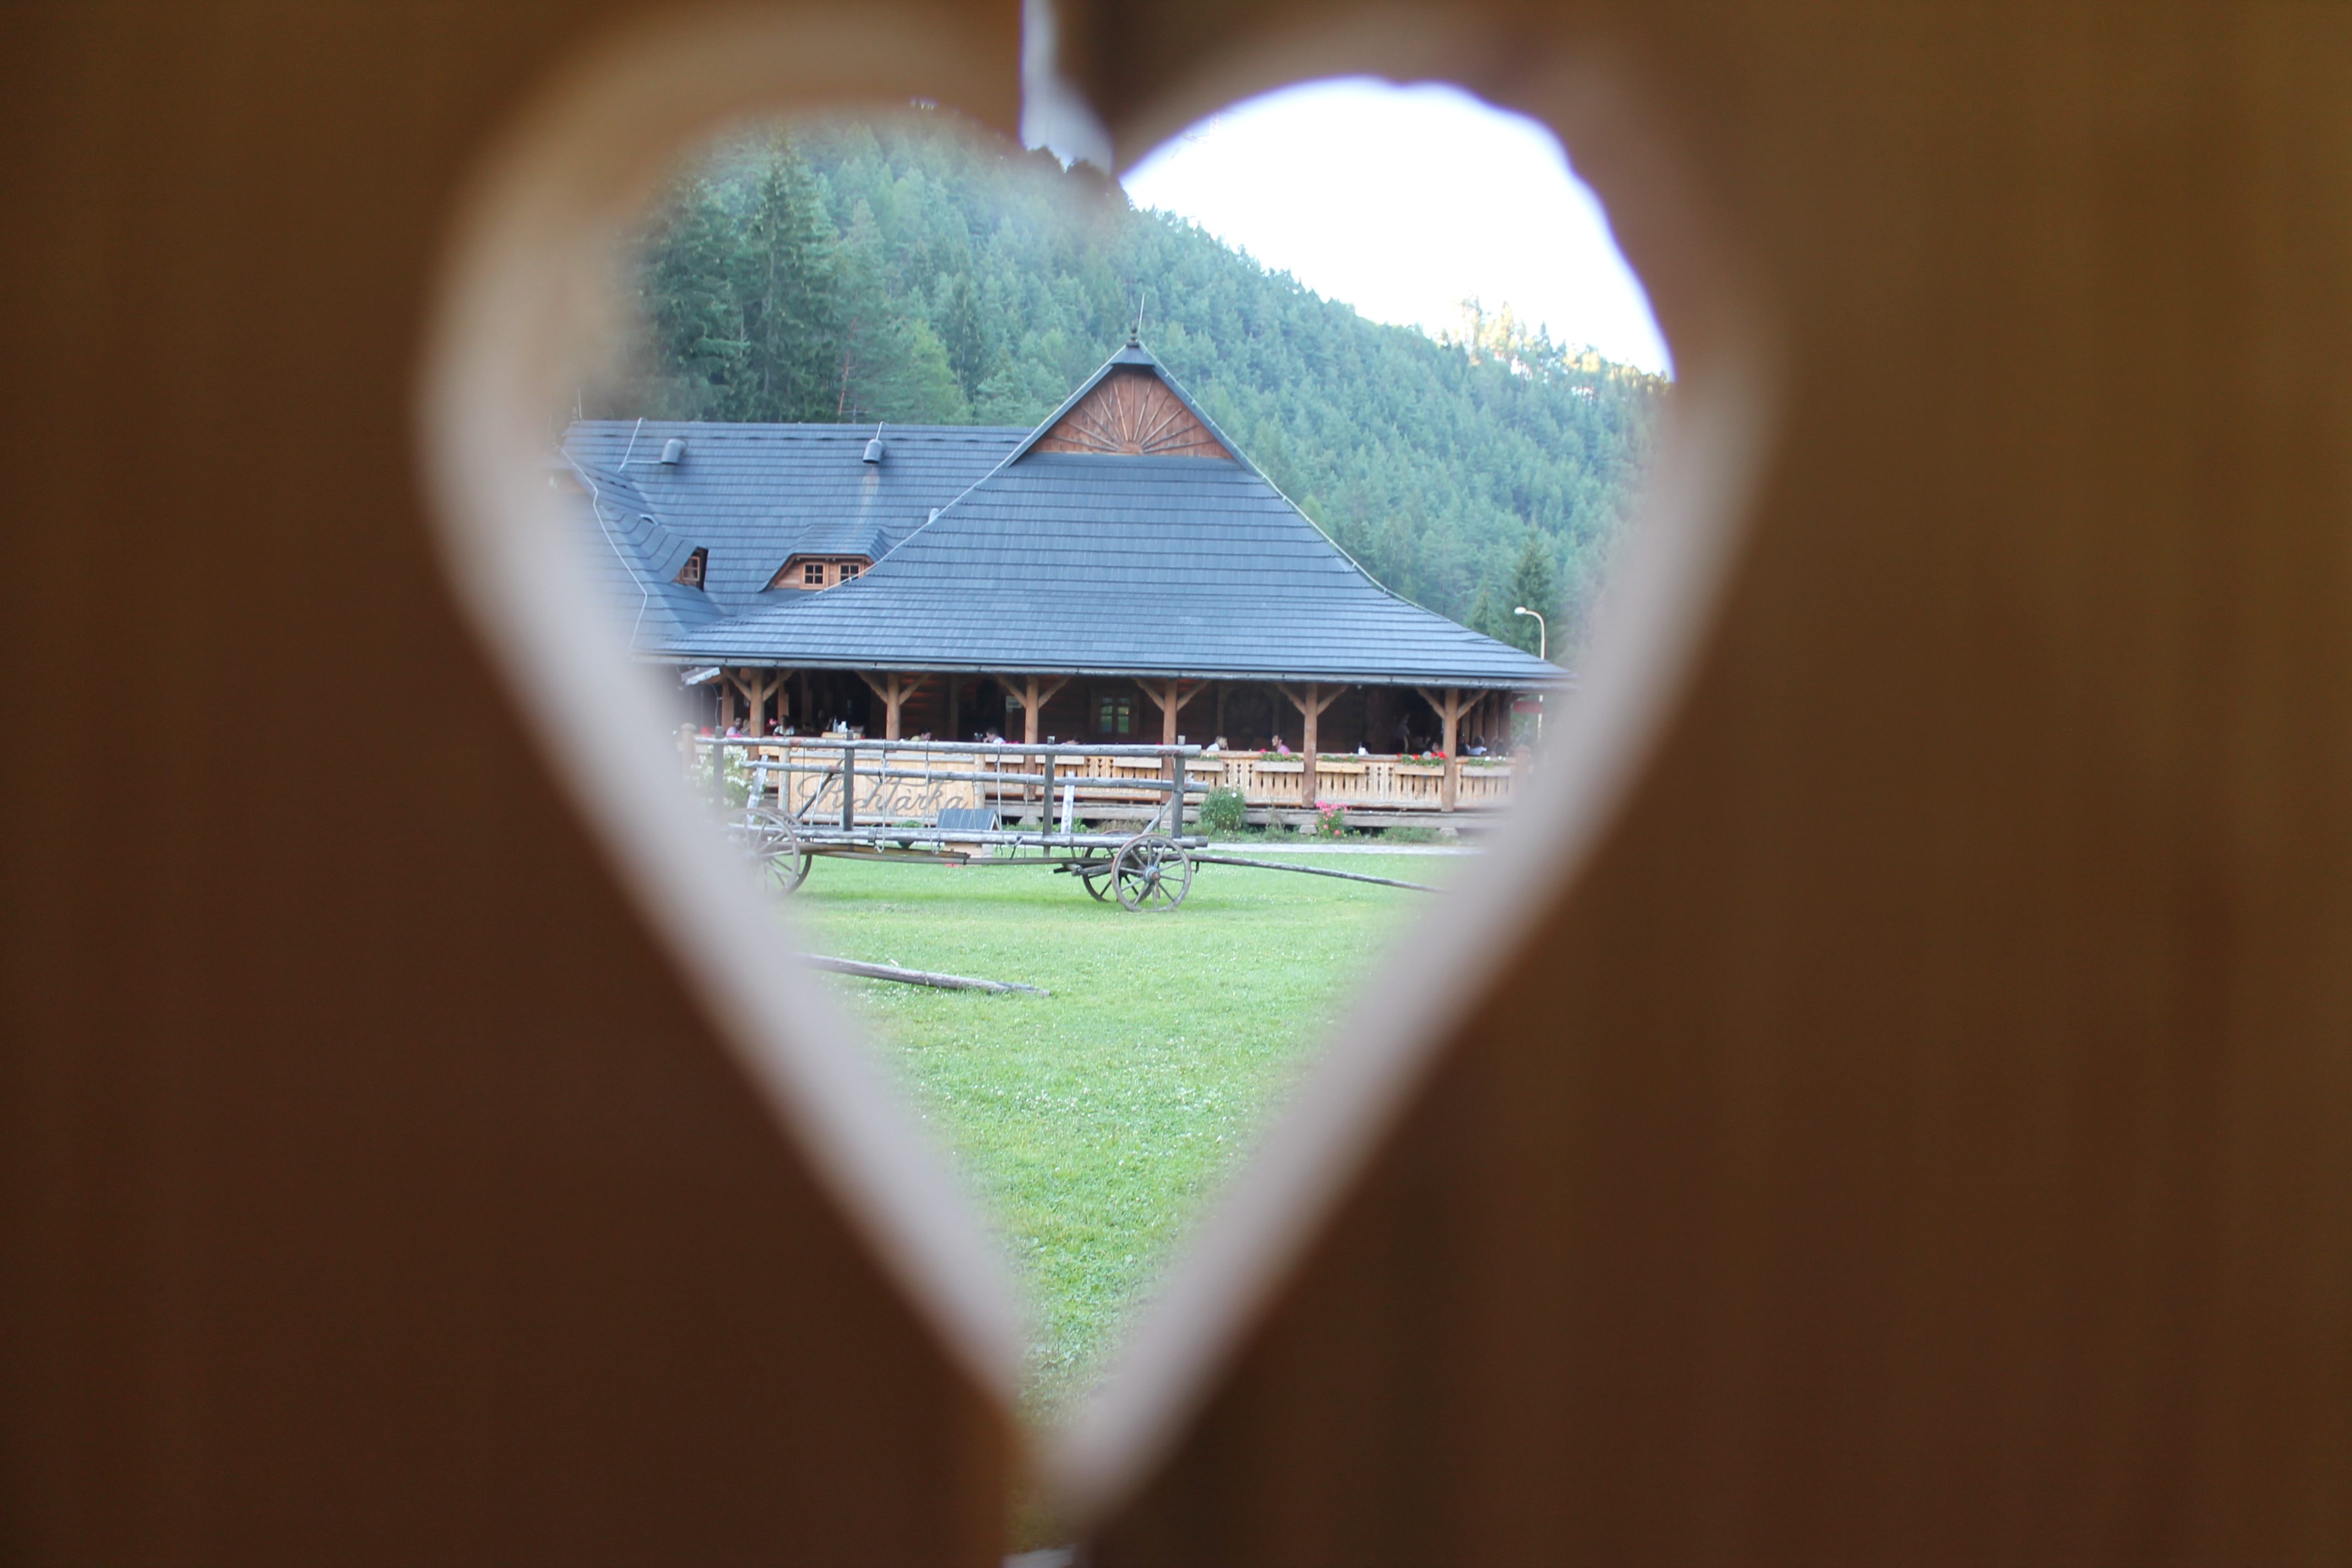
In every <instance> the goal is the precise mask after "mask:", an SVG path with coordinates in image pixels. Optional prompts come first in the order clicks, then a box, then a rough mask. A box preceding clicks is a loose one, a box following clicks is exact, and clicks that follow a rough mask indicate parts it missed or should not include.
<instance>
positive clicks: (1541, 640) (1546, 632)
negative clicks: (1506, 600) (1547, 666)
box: [1511, 605, 1551, 658]
mask: <svg viewBox="0 0 2352 1568" xmlns="http://www.w3.org/2000/svg"><path fill="white" fill-rule="evenodd" d="M1511 614H1513V615H1515V616H1536V613H1535V612H1534V611H1533V610H1530V609H1528V607H1527V606H1526V605H1520V606H1519V607H1518V608H1517V609H1515V610H1513V611H1512V612H1511ZM1549 647H1551V628H1550V627H1549V626H1546V625H1544V618H1543V617H1542V616H1536V657H1537V658H1543V657H1544V652H1545V650H1546V649H1547V648H1549Z"/></svg>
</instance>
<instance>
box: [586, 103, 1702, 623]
mask: <svg viewBox="0 0 2352 1568" xmlns="http://www.w3.org/2000/svg"><path fill="white" fill-rule="evenodd" d="M622 275H623V277H624V279H625V285H624V286H625V289H627V290H628V291H629V292H630V293H631V294H632V295H633V300H632V303H633V304H634V307H635V309H634V312H633V314H634V317H635V329H634V331H635V339H634V341H633V342H630V343H629V344H628V345H627V348H626V350H625V353H624V354H623V355H622V356H621V357H620V359H619V360H618V362H617V363H618V365H619V368H618V369H617V370H616V371H615V372H614V374H612V375H610V376H609V377H607V378H606V379H605V381H604V384H602V385H600V386H598V387H595V388H593V389H586V390H583V412H584V413H586V414H588V415H589V416H599V417H637V416H645V417H649V418H662V419H711V420H746V421H816V422H868V421H881V422H888V423H891V424H908V425H966V424H975V425H998V426H1034V425H1036V424H1037V423H1039V422H1040V421H1042V420H1043V419H1044V418H1045V416H1047V415H1049V414H1051V413H1052V412H1053V411H1054V409H1055V408H1056V407H1057V406H1058V405H1060V404H1061V403H1062V401H1063V400H1064V399H1065V398H1066V397H1067V396H1068V395H1069V394H1070V393H1071V392H1072V391H1074V390H1075V389H1076V387H1077V386H1078V385H1079V384H1080V383H1081V382H1083V381H1084V380H1085V378H1086V377H1087V376H1088V375H1090V374H1093V372H1094V371H1095V369H1096V368H1097V366H1098V365H1100V364H1101V363H1102V362H1103V360H1105V359H1106V358H1108V356H1109V355H1110V354H1111V353H1112V352H1113V351H1115V350H1116V349H1118V347H1119V345H1120V344H1122V343H1124V342H1126V341H1127V338H1128V334H1129V331H1131V330H1133V329H1134V328H1135V327H1136V325H1137V322H1138V318H1139V316H1140V321H1141V331H1142V338H1143V342H1145V344H1146V345H1147V346H1148V347H1150V349H1151V351H1152V352H1153V353H1155V354H1157V355H1158V356H1159V357H1160V361H1161V363H1164V364H1165V365H1167V367H1168V368H1169V370H1170V371H1171V373H1172V374H1174V375H1175V376H1176V378H1177V380H1178V381H1179V382H1181V384H1183V385H1184V387H1185V388H1186V390H1188V391H1189V392H1191V393H1192V396H1193V397H1194V398H1195V400H1197V401H1198V402H1199V403H1200V405H1201V406H1202V409H1203V410H1204V411H1205V412H1206V413H1207V414H1208V415H1209V416H1210V417H1211V418H1212V419H1213V420H1214V421H1216V423H1217V424H1218V425H1219V426H1222V427H1223V430H1224V431H1225V433H1226V434H1227V435H1228V436H1229V437H1232V439H1233V440H1234V442H1235V443H1236V444H1237V445H1238V446H1239V447H1241V449H1242V450H1243V451H1244V453H1246V454H1247V456H1248V457H1249V458H1250V459H1251V460H1252V461H1253V462H1255V464H1256V465H1257V466H1258V467H1259V468H1261V469H1262V470H1264V472H1265V475H1266V477H1267V478H1268V479H1272V480H1273V481H1274V483H1275V484H1276V485H1277V486H1278V487H1280V488H1281V489H1282V490H1283V491H1284V492H1285V493H1286V494H1287V495H1288V496H1289V497H1290V499H1291V500H1293V501H1295V502H1297V505H1298V506H1299V507H1300V508H1301V510H1304V511H1306V513H1307V515H1308V516H1309V517H1311V518H1313V519H1314V520H1315V521H1316V522H1317V524H1318V525H1319V526H1320V527H1321V528H1322V529H1323V530H1324V531H1326V532H1327V533H1328V534H1329V535H1330V536H1331V537H1332V538H1333V539H1334V540H1335V541H1337V542H1338V543H1339V545H1340V547H1341V548H1343V549H1344V550H1346V551H1347V552H1349V554H1350V555H1352V556H1354V557H1355V559H1356V560H1357V561H1358V562H1360V563H1362V565H1363V566H1364V567H1365V569H1366V570H1368V571H1369V572H1370V573H1371V574H1372V575H1373V576H1374V577H1376V578H1378V579H1379V580H1380V581H1381V583H1382V584H1386V585H1387V586H1388V587H1389V588H1391V589H1392V590H1394V591H1395V592H1397V593H1399V594H1402V595H1405V596H1406V597H1408V598H1410V599H1412V600H1414V601H1416V602H1417V603H1420V604H1422V605H1427V606H1429V607H1430V608H1432V609H1434V610H1437V611H1439V612H1440V613H1442V614H1444V615H1447V616H1453V617H1454V618H1455V619H1457V620H1460V621H1464V622H1465V623H1467V624H1469V625H1471V626H1476V627H1477V628H1478V629H1479V630H1481V631H1485V632H1487V633H1489V634H1490V635H1492V636H1495V637H1500V638H1502V639H1503V640H1504V641H1507V642H1510V643H1513V644H1515V645H1517V646H1519V647H1526V648H1528V649H1530V650H1532V649H1533V648H1534V647H1536V627H1535V624H1534V623H1533V622H1532V621H1531V620H1529V619H1528V618H1527V617H1524V616H1514V615H1513V614H1512V608H1513V606H1515V605H1529V606H1531V607H1534V608H1538V609H1541V610H1543V611H1545V612H1546V614H1547V615H1549V616H1550V617H1551V621H1550V626H1551V649H1550V651H1551V652H1552V653H1553V655H1554V656H1555V657H1556V658H1557V657H1563V656H1566V655H1570V654H1572V653H1573V652H1574V651H1575V648H1576V646H1577V644H1578V642H1579V641H1580V628H1581V627H1582V626H1584V625H1585V624H1586V619H1587V616H1588V614H1589V611H1590V608H1591V603H1592V600H1593V597H1594V595H1596V594H1597V593H1598V592H1599V590H1600V586H1601V580H1602V578H1601V574H1602V573H1603V571H1604V569H1605V567H1606V565H1607V563H1608V560H1609V557H1610V553H1611V551H1612V546H1613V545H1614V543H1615V542H1616V541H1617V539H1618V536H1619V534H1620V532H1621V531H1622V529H1623V528H1624V527H1625V525H1626V523H1627V521H1628V519H1629V517H1630V515H1631V512H1632V510H1633V499H1634V495H1635V492H1636V490H1637V489H1638V487H1639V484H1640V482H1641V479H1642V477H1643V470H1644V467H1645V464H1646V463H1647V461H1648V459H1649V458H1650V455H1651V452H1652V449H1653V446H1654V432H1655V428H1656V426H1657V423H1658V418H1657V416H1658V411H1659V407H1660V404H1661V402H1662V399H1663V397H1664V393H1665V391H1666V388H1667V385H1668V383H1667V382H1666V380H1665V379H1664V378H1663V377H1660V376H1657V375H1653V374H1647V373H1645V372H1643V371H1641V370H1638V369H1634V368H1632V367H1628V366H1624V365H1620V364H1615V363H1610V362H1608V361H1606V360H1603V359H1601V357H1600V356H1598V355H1597V354H1595V353H1591V352H1590V351H1587V350H1585V349H1583V348H1581V347H1576V346H1570V345H1564V344H1559V343H1555V342H1551V341H1550V340H1549V338H1548V337H1547V336H1545V335H1544V334H1543V333H1541V332H1539V331H1528V330H1526V329H1524V328H1523V327H1521V326H1520V325H1519V324H1518V323H1517V321H1514V320H1513V318H1512V316H1511V314H1510V312H1509V310H1507V308H1505V309H1496V310H1486V309H1484V308H1482V307H1480V306H1478V305H1476V304H1475V303H1471V302H1465V306H1464V310H1463V315H1462V320H1461V322H1460V325H1459V327H1458V329H1457V330H1455V331H1449V332H1447V333H1445V334H1444V335H1443V336H1440V337H1432V336H1430V335H1429V334H1427V333H1425V332H1423V331H1419V330H1417V329H1414V328H1411V327H1399V326H1388V325H1382V324H1380V323H1377V322H1373V321H1366V320H1365V319H1364V318H1362V317H1361V316H1360V315H1358V314H1357V313H1356V312H1355V310H1353V309H1351V308H1350V307H1349V306H1348V305H1345V304H1342V303H1339V302H1336V301H1332V300H1324V299H1321V298H1319V297H1318V296H1317V295H1316V294H1314V293H1312V292H1311V291H1309V290H1308V289H1306V288H1305V287H1304V286H1302V285H1301V284H1299V283H1298V282H1297V281H1296V280H1295V279H1292V278H1291V277H1290V276H1289V275H1288V274H1286V273H1276V272H1272V271H1269V270H1268V269H1267V268H1265V267H1263V266H1261V265H1260V264H1259V263H1258V262H1257V261H1255V259H1253V258H1250V257H1249V256H1248V255H1246V254H1244V253H1243V252H1241V251H1237V250H1235V249H1233V248H1231V247H1227V246H1225V245H1224V244H1223V243H1221V242H1220V241H1219V240H1218V239H1216V238H1215V237H1213V236H1212V235H1210V234H1208V233H1207V232H1205V231H1204V230H1202V229H1201V228H1200V227H1198V226H1195V225H1192V224H1191V223H1188V222H1186V221H1184V220H1182V219H1181V218H1177V217H1173V216H1169V215H1166V214H1161V213H1155V212H1150V211H1139V210H1137V209H1135V208H1133V207H1132V206H1130V205H1129V202H1128V200H1127V197H1126V195H1125V194H1124V192H1123V191H1122V190H1121V189H1120V188H1119V186H1118V184H1116V183H1115V182H1113V181H1111V180H1109V179H1108V178H1107V177H1106V176H1104V175H1102V174H1099V173H1097V172H1096V171H1095V170H1093V169H1092V168H1091V167H1089V166H1087V165H1086V164H1083V163H1081V164H1078V165H1076V166H1075V167H1073V168H1069V169H1065V168H1064V167H1063V166H1062V164H1061V163H1060V162H1059V161H1058V160H1056V159H1055V157H1054V156H1053V155H1052V154H1051V153H1045V152H1024V151H1023V150H1022V149H1021V148H1019V147H1018V146H1017V145H1014V144H1013V143H1010V142H1003V141H1000V140H998V139H995V138H993V137H991V136H989V135H987V134H986V133H984V132H977V131H975V130H973V129H972V128H971V126H969V125H968V124H966V123H965V122H963V121H960V120H958V119H956V118H955V117H953V116H950V115H949V114H946V113H944V112H940V111H936V110H925V109H913V110H907V111H904V112H901V113H896V114H888V115H883V116H869V117H866V118H861V119H856V120H828V121H803V122H796V123H795V124H793V126H792V127H791V129H790V130H789V131H785V130H782V129H773V128H770V129H761V130H758V131H752V132H741V133H739V134H737V135H735V136H733V137H731V138H730V139H728V140H727V141H725V142H722V143H721V144H719V146H718V147H717V148H715V149H714V150H713V151H712V152H711V153H709V155H708V156H707V157H705V158H704V159H703V160H701V161H700V162H699V163H697V164H695V165H693V166H691V167H688V168H686V169H683V170H681V171H680V172H678V173H677V174H675V175H673V177H672V178H671V179H670V180H669V182H668V183H667V185H666V186H665V187H664V189H663V190H662V191H661V193H660V195H659V200H658V204H657V205H656V209H655V210H654V212H653V213H652V215H651V216H649V217H648V219H647V220H646V222H645V224H644V225H643V226H642V227H640V228H639V229H638V230H637V231H636V232H635V233H633V234H631V235H629V236H627V237H625V251H624V255H623V258H622Z"/></svg>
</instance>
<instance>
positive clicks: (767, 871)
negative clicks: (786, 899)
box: [743, 811, 810, 893]
mask: <svg viewBox="0 0 2352 1568" xmlns="http://www.w3.org/2000/svg"><path fill="white" fill-rule="evenodd" d="M743 830H744V847H745V848H746V849H747V850H748V851H749V852H750V854H751V864H752V866H753V867H754V868H755V869H756V870H757V872H758V874H759V878H760V883H761V886H762V887H766V888H772V889H775V890H776V891H777V892H779V893H789V892H792V891H793V889H797V888H798V887H799V886H800V885H801V884H802V883H803V882H805V881H807V880H808V874H809V863H810V857H809V852H808V849H807V847H805V846H803V844H802V843H801V836H800V835H799V834H797V833H795V832H793V825H792V820H791V819H790V818H789V817H784V816H777V815H776V814H774V813H773V812H766V811H755V812H751V813H748V814H747V815H746V816H745V818H744V824H743Z"/></svg>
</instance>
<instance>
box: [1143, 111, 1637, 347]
mask: <svg viewBox="0 0 2352 1568" xmlns="http://www.w3.org/2000/svg"><path fill="white" fill-rule="evenodd" d="M1126 185H1127V190H1128V195H1129V196H1131V197H1132V198H1133V199H1134V201H1135V204H1136V205H1138V206H1147V207H1158V208H1160V209H1161V210H1163V211H1167V212H1173V213H1180V214H1181V215H1182V216H1185V217H1188V218H1191V219H1192V220H1193V221H1194V222H1196V223H1198V224H1200V225H1201V226H1202V227H1203V228H1205V229H1207V230H1208V231H1209V232H1210V233H1212V234H1214V235H1216V236H1217V237H1219V238H1221V239H1223V240H1224V241H1225V242H1226V243H1228V244H1230V245H1234V246H1238V247H1241V248H1242V249H1244V250H1246V251H1248V252H1249V253H1250V254H1251V255H1252V256H1254V257H1255V258H1257V259H1258V260H1260V261H1262V262H1264V263H1265V264H1266V265H1267V266H1268V267H1271V268H1275V269H1276V270H1277V271H1283V272H1288V273H1290V274H1292V275H1293V276H1294V277H1296V278H1297V279H1298V280H1299V281H1300V282H1301V283H1304V284H1305V285H1306V286H1307V288H1309V289H1313V290H1315V292H1317V293H1318V294H1320V295H1322V296H1324V297H1325V298H1326V299H1332V300H1346V301H1347V302H1348V303H1349V304H1350V305H1353V306H1354V307H1355V308H1356V309H1357V310H1360V311H1361V312H1362V313H1363V314H1365V315H1366V316H1369V317H1370V318H1372V319H1373V320H1375V321H1394V322H1398V323H1400V324H1405V325H1412V326H1419V327H1422V328H1424V329H1426V330H1429V331H1443V330H1444V329H1446V328H1450V327H1453V326H1454V325H1455V324H1456V322H1457V321H1458V320H1459V318H1460V310H1459V307H1458V304H1457V301H1459V300H1463V299H1465V298H1470V297H1475V298H1477V299H1480V300H1484V301H1485V302H1486V305H1487V307H1488V308H1489V309H1490V310H1491V309H1493V308H1494V307H1496V306H1499V305H1503V304H1508V305H1510V306H1511V308H1512V309H1513V310H1516V311H1517V313H1518V316H1519V318H1520V320H1522V321H1529V322H1539V323H1541V324H1542V325H1544V326H1546V327H1548V328H1549V330H1550V331H1551V335H1552V337H1553V338H1554V339H1555V340H1556V341H1560V342H1569V343H1591V345H1592V346H1593V347H1595V348H1597V349H1599V350H1600V351H1601V353H1603V354H1605V355H1607V356H1608V357H1610V358H1611V359H1614V360H1620V361H1623V362H1626V363H1633V364H1638V365H1641V366H1643V367H1644V368H1646V369H1650V370H1665V369H1668V368H1669V364H1668V360H1667V356H1666V349H1665V344H1664V341H1663V340H1662V339H1661V338H1660V337H1659V336H1658V328H1657V323H1656V322H1655V321H1653V320H1652V319H1651V316H1650V306H1649V301H1648V300H1647V299H1646V298H1645V297H1644V296H1643V292H1642V286H1641V284H1640V282H1639V281H1637V280H1636V279H1634V277H1633V272H1632V270H1631V269H1630V268H1627V267H1626V265H1625V261H1624V258H1622V256H1620V255H1619V254H1618V253H1617V247H1616V244H1615V243H1614V242H1613V241H1612V239H1611V238H1610V237H1609V225H1608V222H1607V220H1606V219H1604V218H1603V217H1602V216H1601V205H1600V204H1599V203H1598V202H1597V201H1595V200H1594V199H1593V196H1592V193H1591V192H1590V191H1589V190H1587V189H1586V188H1585V186H1584V184H1583V182H1581V181H1580V180H1579V179H1577V177H1576V176H1575V175H1574V174H1571V173H1570V171H1569V166H1568V159H1567V157H1566V156H1565V155H1564V154H1563V153H1562V152H1561V151H1560V145H1559V141H1558V139H1557V138H1555V137H1554V136H1553V135H1552V133H1551V132H1549V131H1547V130H1545V129H1544V128H1543V127H1541V126H1539V125H1538V124H1536V123H1535V122H1534V121H1530V120H1527V119H1524V118H1522V117H1520V116H1518V115H1516V114H1506V113H1504V112H1502V111H1501V110H1496V109H1491V108H1489V107H1487V106H1486V104H1484V103H1481V102H1480V101H1479V100H1476V99H1475V98H1473V97H1471V96H1470V95H1469V94H1467V93H1465V92H1463V91H1461V90H1459V89H1454V88H1450V87H1433V86H1423V87H1405V88H1400V87H1392V86H1390V85H1389V84H1387V83H1385V82H1376V81H1367V80H1350V81H1331V82H1318V83H1314V84H1311V85H1308V86H1305V87H1296V88H1290V89H1285V90H1284V91H1281V92H1276V93H1269V94H1268V95H1266V96H1265V97H1264V98H1257V99H1252V100H1249V101H1248V102H1246V103H1243V104H1240V105H1237V106H1235V107H1234V108H1233V109H1229V110H1225V111H1224V112H1223V113H1222V114H1218V115H1215V116H1213V117H1212V118H1211V119H1209V120H1207V121H1203V122H1202V123H1201V124H1199V125H1196V126H1193V127H1192V129H1191V130H1189V131H1187V132H1183V133H1182V134H1181V135H1180V136H1178V137H1177V138H1176V139H1175V140H1174V141H1172V142H1169V143H1168V144H1167V145H1166V146H1165V147H1162V148H1160V149H1159V150H1158V151H1157V152H1155V153H1152V155H1151V156H1150V157H1149V158H1147V159H1145V160H1144V161H1143V162H1142V163H1139V164H1138V165H1136V167H1135V168H1134V169H1133V170H1132V171H1131V172H1130V173H1129V174H1128V176H1127V180H1126ZM1146 331H1147V332H1148V331H1149V321H1148V320H1147V322H1146Z"/></svg>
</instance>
